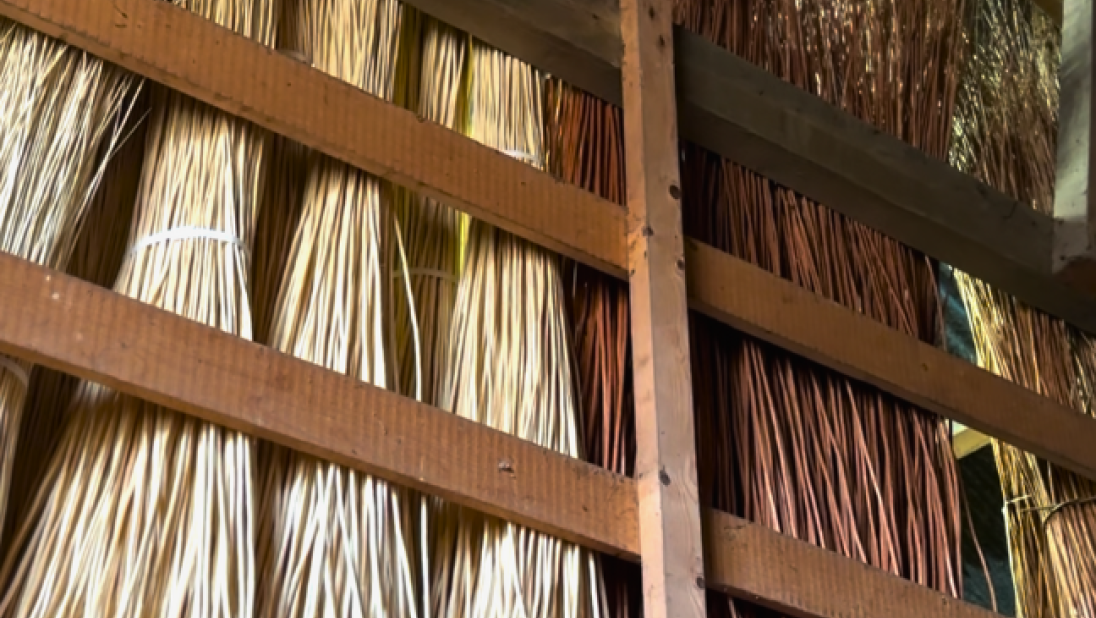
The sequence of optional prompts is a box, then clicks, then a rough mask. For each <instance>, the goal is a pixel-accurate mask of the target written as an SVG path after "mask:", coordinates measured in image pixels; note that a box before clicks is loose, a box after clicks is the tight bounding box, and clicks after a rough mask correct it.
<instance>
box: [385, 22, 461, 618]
mask: <svg viewBox="0 0 1096 618" xmlns="http://www.w3.org/2000/svg"><path fill="white" fill-rule="evenodd" d="M406 16H407V17H410V19H407V21H408V22H413V24H414V25H413V26H409V27H408V28H405V32H407V31H410V30H414V31H415V33H416V34H419V33H418V29H419V28H421V37H414V40H413V41H412V40H411V38H412V37H410V36H409V37H407V40H405V49H407V48H410V47H412V46H415V47H416V49H415V50H414V51H415V52H417V53H416V55H417V57H418V58H419V63H418V66H409V71H417V73H416V74H415V75H414V76H415V77H417V78H418V79H417V80H411V79H410V76H408V79H407V80H405V81H408V82H412V81H414V84H413V85H412V84H408V85H407V87H408V88H409V90H416V89H417V93H413V94H409V96H408V98H409V99H410V100H415V99H417V108H418V112H419V113H420V114H421V115H422V117H424V118H426V119H427V120H429V121H432V122H436V123H438V124H441V125H442V126H445V127H448V128H450V129H457V128H459V127H458V125H459V124H460V120H462V110H464V109H465V108H466V103H465V101H464V95H465V92H466V89H465V88H463V86H464V80H465V73H466V65H467V57H468V45H467V36H466V35H464V34H462V33H460V32H458V31H456V30H454V29H452V28H450V27H448V26H445V25H444V24H441V23H440V22H438V21H436V20H433V19H430V18H424V17H419V16H417V15H416V14H415V12H414V11H411V10H408V11H407V15H406ZM411 64H413V63H411ZM416 87H417V88H416ZM466 220H467V217H465V216H464V215H463V214H461V213H460V212H459V211H456V210H453V209H451V208H449V207H447V206H444V205H442V204H440V203H438V202H436V201H434V200H431V199H428V198H424V197H421V196H417V195H414V194H413V193H411V192H408V191H400V192H399V193H398V201H397V204H396V208H395V223H396V226H395V231H396V232H397V233H398V234H399V236H398V240H400V241H402V242H401V243H400V244H401V246H402V247H403V248H404V250H405V255H404V257H406V267H400V268H393V269H392V276H393V278H394V279H393V281H394V282H395V283H396V285H394V286H393V294H392V319H393V321H394V325H393V328H392V332H393V335H394V337H395V349H396V355H397V361H398V363H399V364H398V370H399V386H400V390H401V392H403V393H404V394H405V395H409V396H413V397H416V398H417V399H419V400H420V401H423V402H425V403H428V404H430V405H435V406H436V405H440V403H441V402H440V393H441V392H442V388H443V385H444V384H443V383H444V380H446V379H447V377H448V363H449V360H450V350H449V338H450V334H451V331H452V322H453V311H454V309H455V305H456V297H457V281H458V277H459V275H460V259H461V255H460V251H461V238H462V231H463V230H464V229H465V224H466ZM396 244H397V243H390V251H389V255H390V256H392V257H391V259H390V263H391V264H394V265H395V264H397V263H400V262H402V260H397V259H396V253H397V251H396V248H397V247H396V246H395V245H396ZM412 308H413V313H412ZM419 509H420V514H421V515H420V520H421V521H420V535H421V537H420V548H419V549H420V552H421V556H420V560H421V573H420V574H421V576H422V578H423V579H422V582H421V584H422V591H421V594H422V606H421V607H422V609H423V614H424V615H430V614H431V613H432V611H434V608H437V607H438V606H439V605H440V604H441V602H442V601H441V599H442V594H443V593H444V591H445V587H446V583H447V581H448V576H447V574H446V573H445V571H444V570H442V569H441V568H439V567H440V566H442V564H441V563H439V562H438V561H435V560H432V559H431V556H434V555H437V554H439V553H441V552H445V551H447V548H448V547H450V546H451V545H452V543H453V532H454V530H455V526H456V523H455V522H456V517H455V514H456V510H455V507H454V506H453V505H451V504H449V503H447V502H445V501H443V500H439V499H437V498H434V497H431V496H421V497H420V503H419Z"/></svg>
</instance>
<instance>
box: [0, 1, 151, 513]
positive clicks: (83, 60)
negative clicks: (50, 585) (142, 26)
mask: <svg viewBox="0 0 1096 618" xmlns="http://www.w3.org/2000/svg"><path fill="white" fill-rule="evenodd" d="M135 85H136V81H135V79H134V78H133V77H132V76H130V75H129V74H127V73H125V72H124V71H122V70H121V69H118V68H116V67H113V66H111V65H108V64H106V63H104V62H102V61H101V60H98V59H97V58H94V57H92V56H90V55H88V54H86V53H84V52H82V51H80V50H77V49H72V48H70V47H68V46H67V45H65V44H63V43H61V42H60V41H57V40H54V39H52V38H49V37H47V36H46V35H44V34H40V33H38V32H35V31H34V30H31V29H29V28H26V27H24V26H21V25H18V24H16V23H14V22H11V21H8V20H7V19H0V251H4V252H6V253H11V254H14V255H16V256H19V257H21V258H24V259H27V260H30V261H32V262H36V263H38V264H43V265H46V266H49V267H51V268H64V266H65V264H66V263H67V262H68V259H69V256H70V254H71V253H72V250H73V245H74V243H75V241H76V238H77V233H78V232H79V229H80V224H81V222H82V220H83V217H84V214H85V213H86V212H87V209H88V205H89V203H90V201H91V198H92V195H93V194H94V191H95V187H96V185H97V183H98V182H99V180H100V178H101V176H102V173H103V169H104V166H105V164H106V161H107V160H108V159H109V157H110V155H111V154H112V152H113V149H114V148H116V147H117V145H118V143H119V142H120V140H121V139H122V137H123V129H124V125H125V118H126V115H127V114H126V110H127V109H128V105H127V101H129V100H131V99H130V97H128V96H127V95H128V94H129V93H130V92H131V91H132V90H133V88H134V86H135ZM30 370H31V366H30V364H29V363H25V362H22V361H17V360H15V359H13V358H9V357H7V356H3V355H0V521H3V519H4V517H5V515H6V513H7V499H8V488H9V484H10V482H11V475H12V469H13V467H14V465H15V463H14V462H15V455H16V444H17V437H18V435H19V431H20V421H21V420H22V416H23V407H24V403H25V398H26V396H27V389H28V385H29V375H30Z"/></svg>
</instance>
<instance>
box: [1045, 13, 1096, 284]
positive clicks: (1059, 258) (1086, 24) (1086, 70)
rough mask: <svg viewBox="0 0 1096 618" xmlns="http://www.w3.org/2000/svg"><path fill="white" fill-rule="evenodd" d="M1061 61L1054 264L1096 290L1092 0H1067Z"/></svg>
mask: <svg viewBox="0 0 1096 618" xmlns="http://www.w3.org/2000/svg"><path fill="white" fill-rule="evenodd" d="M1065 15H1066V17H1067V19H1066V20H1065V22H1064V25H1063V27H1062V60H1061V64H1060V66H1059V69H1058V81H1059V84H1060V93H1061V94H1060V101H1061V102H1060V107H1059V123H1058V160H1057V169H1056V177H1055V183H1054V243H1053V252H1052V255H1053V261H1052V264H1051V268H1052V269H1053V271H1054V273H1055V274H1056V275H1057V276H1058V278H1059V279H1061V280H1062V281H1064V282H1065V283H1067V284H1068V285H1072V286H1074V287H1078V288H1081V289H1082V290H1089V291H1096V260H1094V257H1096V195H1094V194H1093V193H1092V191H1091V189H1092V185H1093V174H1094V173H1096V160H1094V157H1093V150H1092V149H1093V148H1094V147H1096V141H1094V140H1093V139H1092V138H1093V129H1094V127H1093V123H1092V120H1093V114H1092V105H1093V102H1094V100H1093V98H1092V85H1093V80H1092V71H1093V69H1096V64H1094V63H1093V54H1094V53H1096V48H1094V47H1093V45H1092V31H1093V18H1094V16H1096V15H1094V13H1093V11H1092V0H1066V2H1065Z"/></svg>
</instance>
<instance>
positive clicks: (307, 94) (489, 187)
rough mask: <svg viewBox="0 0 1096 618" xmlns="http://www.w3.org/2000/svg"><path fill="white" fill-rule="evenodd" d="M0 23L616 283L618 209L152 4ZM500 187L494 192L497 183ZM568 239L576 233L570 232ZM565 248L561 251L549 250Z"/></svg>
mask: <svg viewBox="0 0 1096 618" xmlns="http://www.w3.org/2000/svg"><path fill="white" fill-rule="evenodd" d="M0 15H3V16H4V17H8V18H10V19H13V20H15V21H18V22H21V23H23V24H26V25H28V26H30V27H32V28H35V29H37V30H39V31H41V32H44V33H46V34H49V35H51V36H54V37H57V38H59V39H61V40H62V41H65V42H66V43H69V44H70V45H74V46H76V47H79V48H81V49H85V50H87V51H89V52H91V53H93V54H95V55H96V56H99V57H101V58H104V59H106V60H109V61H110V62H113V63H115V64H118V65H119V66H122V67H124V68H126V69H129V70H130V71H133V72H134V73H138V74H140V75H143V76H145V77H148V78H150V79H153V80H155V81H158V82H160V83H162V84H164V85H166V86H169V87H171V88H174V89H176V90H178V91H180V92H182V93H184V94H187V95H190V96H192V97H194V98H196V99H199V100H201V101H204V102H206V103H208V104H210V105H213V106H215V107H218V108H221V109H223V110H225V111H227V112H229V113H231V114H234V115H237V116H240V117H242V118H245V119H247V120H250V121H252V122H254V123H256V124H258V125H261V126H263V127H266V128H267V129H270V130H271V131H274V132H277V133H280V134H282V135H285V136H287V137H290V138H292V139H294V140H297V141H299V142H301V143H302V144H305V145H306V146H309V147H311V148H315V149H316V150H319V151H321V152H324V153H326V154H328V155H331V156H332V157H335V158H337V159H340V160H342V161H346V162H347V163H350V164H351V165H354V166H356V167H359V168H361V169H363V170H366V171H368V172H371V173H373V174H376V175H378V176H381V177H382V178H387V179H388V180H391V181H392V182H395V183H397V184H400V185H403V186H405V187H408V188H411V189H414V190H416V191H419V192H420V193H422V194H424V195H427V196H430V197H433V198H435V199H437V200H439V201H442V202H445V203H447V204H450V205H452V206H454V207H455V208H459V209H460V210H462V211H464V212H467V213H469V214H471V215H474V216H476V217H478V218H480V219H484V220H486V221H489V222H491V223H493V224H495V225H498V226H499V227H502V228H503V229H506V230H509V231H512V232H514V233H516V234H519V235H521V236H523V237H525V238H528V239H530V240H533V241H535V242H537V243H538V244H541V245H543V246H545V247H548V248H550V249H553V250H555V251H558V252H560V253H562V254H564V255H567V256H570V257H573V258H575V259H578V260H580V261H583V262H585V263H588V264H591V265H594V266H596V267H598V268H601V269H603V270H607V271H608V272H611V273H614V274H616V275H618V276H623V275H624V270H623V268H621V267H620V266H619V265H622V264H624V263H626V262H627V258H626V256H625V254H624V251H625V249H624V242H623V240H621V241H620V242H616V240H615V239H616V236H613V237H612V238H613V240H611V241H609V242H606V236H605V235H603V233H604V232H605V231H606V230H612V232H613V233H614V234H619V237H620V238H621V239H623V237H624V233H625V228H624V218H623V216H622V215H621V213H620V212H619V211H620V209H619V207H617V206H615V205H613V204H611V203H609V202H604V201H600V200H595V201H591V200H589V199H584V198H585V196H587V195H588V194H587V193H586V192H585V191H582V190H581V189H578V188H577V187H573V186H570V185H567V184H565V183H562V182H559V181H557V180H555V179H554V178H552V177H551V176H550V175H548V174H544V173H542V172H539V171H537V170H535V169H533V168H532V167H531V166H529V165H526V164H525V163H522V162H521V161H517V160H516V159H513V158H511V157H508V156H506V155H504V154H501V153H499V152H497V151H496V150H494V149H492V148H487V147H485V146H481V145H479V144H477V143H476V142H474V141H472V140H469V139H467V138H465V137H463V136H461V135H459V134H457V133H455V132H453V131H450V130H448V129H446V128H444V127H442V126H440V125H437V124H434V123H430V122H426V121H423V120H421V119H419V118H417V117H416V116H415V114H413V113H411V112H409V111H406V110H403V109H400V108H399V107H396V106H394V105H392V104H390V103H387V102H385V101H383V100H381V99H378V98H376V97H373V96H370V95H368V94H366V93H364V92H362V91H361V90H358V89H357V88H354V87H353V86H350V85H349V84H346V83H344V82H341V81H339V80H337V79H334V78H332V77H330V76H328V75H326V74H324V73H322V72H320V71H317V70H314V69H312V68H310V67H309V66H307V65H305V64H303V63H301V62H298V61H297V60H294V59H292V58H290V57H288V56H286V55H283V54H279V53H277V52H275V51H272V50H270V49H268V48H266V47H263V46H262V45H259V44H257V43H255V42H253V41H251V40H250V39H247V38H245V37H242V36H238V35H236V34H234V33H232V32H231V31H229V30H227V29H224V28H221V27H220V26H217V25H216V24H213V23H212V22H209V21H207V20H204V19H202V18H201V17H199V16H197V15H195V14H193V13H190V12H189V11H186V10H183V9H181V8H178V7H176V6H174V5H173V4H171V3H168V2H159V1H155V0H0ZM500 178H505V179H506V181H505V182H502V181H500V180H499V179H500ZM574 232H578V233H574ZM561 238H567V239H568V241H567V243H566V244H563V243H560V242H559V239H561Z"/></svg>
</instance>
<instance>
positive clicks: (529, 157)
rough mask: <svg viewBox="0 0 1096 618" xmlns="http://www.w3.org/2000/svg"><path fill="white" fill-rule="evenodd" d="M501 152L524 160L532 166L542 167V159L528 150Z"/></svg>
mask: <svg viewBox="0 0 1096 618" xmlns="http://www.w3.org/2000/svg"><path fill="white" fill-rule="evenodd" d="M502 154H504V155H507V156H510V157H513V158H515V159H518V160H519V161H524V162H526V163H528V164H529V165H532V166H534V167H544V161H543V160H542V159H541V158H540V157H538V156H536V155H533V154H529V153H528V152H524V151H521V150H503V151H502Z"/></svg>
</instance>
